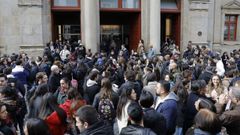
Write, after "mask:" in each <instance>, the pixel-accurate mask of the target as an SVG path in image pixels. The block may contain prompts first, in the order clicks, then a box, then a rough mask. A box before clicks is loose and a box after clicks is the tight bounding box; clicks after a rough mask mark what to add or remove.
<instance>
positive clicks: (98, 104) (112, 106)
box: [93, 78, 119, 123]
mask: <svg viewBox="0 0 240 135" xmlns="http://www.w3.org/2000/svg"><path fill="white" fill-rule="evenodd" d="M118 99H119V97H118V94H117V93H115V92H114V91H113V90H112V84H111V82H110V80H109V79H108V78H103V79H102V81H101V90H100V92H99V93H98V94H96V96H95V98H94V101H93V106H94V107H95V108H96V109H97V110H98V113H99V114H100V117H101V118H102V119H103V120H107V121H109V122H110V123H112V122H113V120H114V118H115V116H116V111H115V110H116V108H117V103H118ZM104 104H105V107H104ZM106 107H109V108H108V109H109V113H107V114H106V113H104V111H105V110H103V109H104V108H106ZM110 115H111V116H110Z"/></svg>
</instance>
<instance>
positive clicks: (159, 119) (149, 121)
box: [143, 108, 167, 135]
mask: <svg viewBox="0 0 240 135" xmlns="http://www.w3.org/2000/svg"><path fill="white" fill-rule="evenodd" d="M143 113H144V116H143V123H144V127H146V128H150V129H151V130H152V131H153V132H155V133H156V134H157V135H165V134H166V128H167V127H166V126H167V125H166V119H165V118H164V116H163V115H161V114H160V113H158V112H156V110H154V109H153V108H145V109H143Z"/></svg>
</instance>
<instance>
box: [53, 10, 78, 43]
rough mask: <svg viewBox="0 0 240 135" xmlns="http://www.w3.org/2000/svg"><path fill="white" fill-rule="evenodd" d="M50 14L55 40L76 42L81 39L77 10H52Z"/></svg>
mask: <svg viewBox="0 0 240 135" xmlns="http://www.w3.org/2000/svg"><path fill="white" fill-rule="evenodd" d="M52 15H53V20H54V21H53V25H52V26H53V31H54V32H53V38H54V39H55V40H60V41H66V40H68V41H70V42H76V41H78V40H79V39H81V27H80V19H79V18H80V14H79V12H54V13H53V14H52Z"/></svg>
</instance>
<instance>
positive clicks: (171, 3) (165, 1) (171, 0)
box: [161, 0, 178, 9]
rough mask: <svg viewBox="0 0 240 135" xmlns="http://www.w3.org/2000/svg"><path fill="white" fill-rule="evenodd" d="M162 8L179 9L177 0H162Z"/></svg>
mask: <svg viewBox="0 0 240 135" xmlns="http://www.w3.org/2000/svg"><path fill="white" fill-rule="evenodd" d="M161 9H178V7H177V1H176V0H161Z"/></svg>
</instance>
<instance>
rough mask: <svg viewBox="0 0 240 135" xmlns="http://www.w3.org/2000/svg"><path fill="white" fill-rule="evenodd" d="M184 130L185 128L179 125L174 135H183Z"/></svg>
mask: <svg viewBox="0 0 240 135" xmlns="http://www.w3.org/2000/svg"><path fill="white" fill-rule="evenodd" d="M182 130H183V128H182V127H178V126H177V127H176V130H175V133H174V135H183V132H182Z"/></svg>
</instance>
